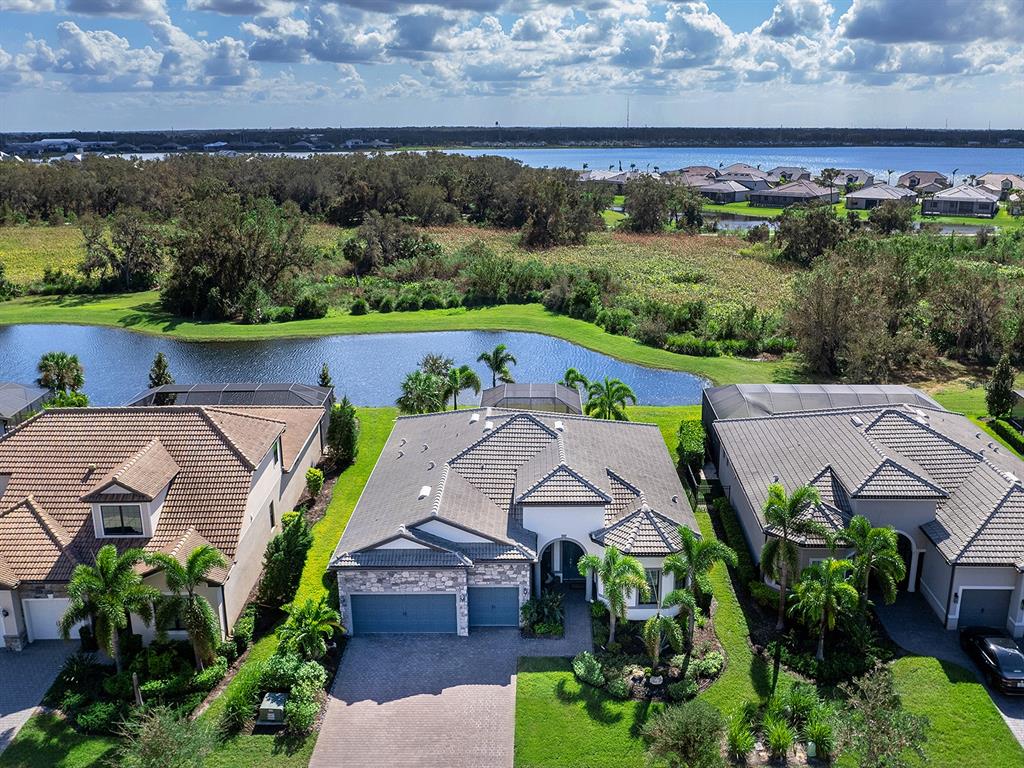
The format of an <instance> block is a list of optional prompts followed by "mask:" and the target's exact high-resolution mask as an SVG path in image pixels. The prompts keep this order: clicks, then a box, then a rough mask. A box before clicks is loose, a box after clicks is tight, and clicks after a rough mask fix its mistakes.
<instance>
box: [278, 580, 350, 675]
mask: <svg viewBox="0 0 1024 768" xmlns="http://www.w3.org/2000/svg"><path fill="white" fill-rule="evenodd" d="M283 610H284V612H285V613H287V614H288V620H287V621H285V623H284V624H282V625H281V626H280V627H278V630H277V639H278V640H280V641H281V645H282V646H284V647H285V648H287V649H289V650H292V651H295V652H296V653H297V654H299V656H301V657H302V658H304V659H306V660H307V661H316V660H317V659H321V658H323V656H324V654H326V653H327V640H328V638H330V637H332V636H333V635H334V633H335V632H336V631H337V630H340V629H341V617H340V616H338V612H337V611H336V610H334V609H333V608H331V606H330V605H328V603H327V597H326V596H321V598H320V599H319V600H313V599H312V598H309V599H307V600H306V601H305V602H304V603H302V604H301V605H297V604H295V603H289V604H288V605H286V606H284V608H283Z"/></svg>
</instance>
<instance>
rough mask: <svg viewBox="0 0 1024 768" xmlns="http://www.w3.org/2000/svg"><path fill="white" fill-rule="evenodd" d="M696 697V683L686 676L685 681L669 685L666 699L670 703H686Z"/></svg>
mask: <svg viewBox="0 0 1024 768" xmlns="http://www.w3.org/2000/svg"><path fill="white" fill-rule="evenodd" d="M696 695H697V681H696V680H694V679H693V677H691V676H690V675H689V674H687V676H686V679H685V680H680V681H679V682H678V683H669V686H668V697H669V698H670V699H672V701H686V700H688V699H692V698H693V697H694V696H696Z"/></svg>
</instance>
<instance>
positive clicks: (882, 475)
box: [851, 457, 949, 499]
mask: <svg viewBox="0 0 1024 768" xmlns="http://www.w3.org/2000/svg"><path fill="white" fill-rule="evenodd" d="M851 495H852V496H854V497H856V498H861V499H871V498H874V499H935V498H944V497H946V496H948V495H949V494H947V493H946V492H945V491H944V490H943V489H942V488H940V487H939V486H937V485H935V484H934V483H932V482H931V481H929V480H927V479H926V478H924V477H921V476H920V475H918V474H916V473H914V472H912V471H911V470H910V469H908V468H907V467H905V466H903V465H902V464H899V463H897V462H895V461H893V460H892V459H890V458H888V457H886V458H884V459H882V461H881V462H880V463H879V465H878V466H877V467H875V468H874V469H873V470H872V471H871V472H870V473H869V474H868V476H867V477H865V478H864V480H863V482H861V484H860V485H859V486H858V487H857V488H856V489H854V491H853V493H852V494H851Z"/></svg>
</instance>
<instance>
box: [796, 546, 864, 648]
mask: <svg viewBox="0 0 1024 768" xmlns="http://www.w3.org/2000/svg"><path fill="white" fill-rule="evenodd" d="M852 569H853V563H851V562H850V561H849V560H836V559H834V558H831V557H830V558H828V559H827V560H822V561H821V562H820V563H815V564H814V565H811V566H809V567H807V568H804V572H803V575H802V576H801V577H800V581H799V582H798V583H797V585H796V587H795V588H794V590H793V595H794V598H795V600H794V602H793V605H792V606H791V607H790V609H789V610H790V613H795V614H797V615H798V616H801V617H803V620H804V621H805V622H806V623H807V624H808V625H812V624H817V625H818V652H817V654H815V656H816V658H817V659H818V661H822V660H823V659H824V658H825V630H826V629H828V630H833V629H835V628H836V619H837V618H838V617H839V616H840V615H842V614H844V613H849V612H850V611H852V610H853V609H854V606H856V605H857V589H856V587H854V586H853V585H852V584H851V583H850V582H849V581H847V577H848V576H849V574H850V571H851V570H852Z"/></svg>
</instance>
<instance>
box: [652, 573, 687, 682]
mask: <svg viewBox="0 0 1024 768" xmlns="http://www.w3.org/2000/svg"><path fill="white" fill-rule="evenodd" d="M677 606H678V607H679V608H680V609H681V610H684V611H686V613H687V614H688V615H689V617H690V624H689V626H690V627H692V626H693V625H692V622H693V617H694V616H695V615H696V614H697V613H698V612H699V609H698V608H697V603H696V601H695V600H694V599H693V595H691V594H690V593H689V592H687V591H686V590H685V589H674V590H672V591H671V592H669V593H668V594H667V595H665V599H664V600H663V601H662V604H661V607H660V608H659V609H658V611H657V613H655V614H654V615H653V616H651V617H650V618H649V619H647V621H645V622H644V626H643V628H642V629H641V636H642V637H643V640H644V648H645V649H646V650H647V655H648V656H649V657H650V659H651V666H653V667H657V666H658V662H659V661H660V660H661V652H662V651H663V650H664V649H665V643H666V642H667V643H668V645H669V646H671V647H672V650H674V651H675V652H676V653H679V652H680V651H681V650H682V649H683V645H686V647H687V661H689V648H690V645H691V641H692V638H693V635H692V631H693V630H692V629H691V630H690V631H689V632H687V633H685V634H684V633H683V630H682V627H680V626H679V622H678V621H676V619H675V617H674V616H666V615H665V614H663V613H662V611H663V610H666V609H668V608H675V607H677ZM686 666H688V663H687V664H685V665H684V669H683V674H684V675H685V674H686V669H685V667H686Z"/></svg>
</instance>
